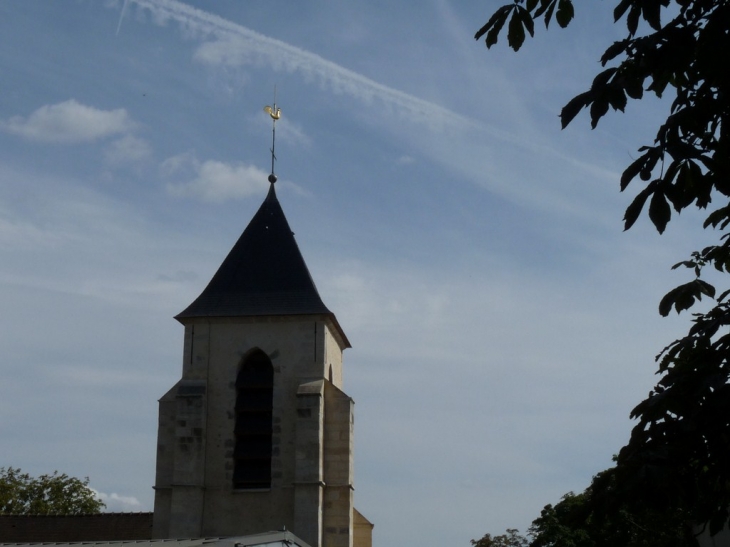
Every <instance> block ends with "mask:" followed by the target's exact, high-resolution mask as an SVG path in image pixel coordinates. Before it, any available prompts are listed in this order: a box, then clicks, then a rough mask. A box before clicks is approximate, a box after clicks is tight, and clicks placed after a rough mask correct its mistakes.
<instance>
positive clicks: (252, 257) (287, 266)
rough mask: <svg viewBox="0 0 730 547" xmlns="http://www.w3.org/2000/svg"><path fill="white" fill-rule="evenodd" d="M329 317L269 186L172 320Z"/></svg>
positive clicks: (272, 188) (273, 192) (328, 312)
mask: <svg viewBox="0 0 730 547" xmlns="http://www.w3.org/2000/svg"><path fill="white" fill-rule="evenodd" d="M331 313H332V312H330V311H329V310H328V309H327V307H326V306H325V305H324V303H323V302H322V299H321V298H320V296H319V293H318V292H317V288H316V287H315V285H314V281H313V280H312V276H311V275H310V273H309V270H308V269H307V265H306V264H305V262H304V258H303V257H302V254H301V252H300V251H299V247H298V246H297V243H296V241H295V240H294V234H293V233H292V231H291V229H290V228H289V223H288V222H287V220H286V217H285V216H284V211H283V210H282V208H281V205H280V204H279V200H278V199H277V198H276V191H275V190H274V185H273V184H272V185H271V186H270V187H269V193H268V195H267V196H266V199H265V200H264V202H263V203H262V204H261V207H260V208H259V210H258V212H257V213H256V214H255V215H254V217H253V219H251V222H250V223H249V225H248V226H247V227H246V229H245V230H244V232H243V234H242V235H241V237H240V238H239V239H238V241H237V242H236V244H235V245H234V246H233V249H231V252H230V253H228V256H227V257H226V259H225V260H224V261H223V263H222V264H221V266H220V267H219V268H218V271H217V272H216V274H215V275H214V276H213V278H212V279H211V280H210V283H208V286H207V287H206V288H205V290H204V291H203V292H202V293H201V295H200V296H199V297H198V298H197V299H196V300H195V301H194V302H193V303H192V304H190V306H188V307H187V308H186V309H185V310H184V311H183V312H182V313H180V314H179V315H178V316H177V319H184V318H189V317H242V316H256V315H309V314H331Z"/></svg>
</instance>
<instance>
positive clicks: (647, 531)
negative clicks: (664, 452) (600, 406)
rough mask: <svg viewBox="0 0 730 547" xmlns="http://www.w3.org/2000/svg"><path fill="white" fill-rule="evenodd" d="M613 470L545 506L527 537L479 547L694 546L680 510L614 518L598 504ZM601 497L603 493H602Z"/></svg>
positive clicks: (621, 511) (624, 510)
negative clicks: (580, 490) (583, 489)
mask: <svg viewBox="0 0 730 547" xmlns="http://www.w3.org/2000/svg"><path fill="white" fill-rule="evenodd" d="M615 472H616V469H615V468H611V469H608V470H606V471H603V472H602V473H599V474H598V475H596V476H595V477H594V478H593V483H592V485H591V486H590V487H588V488H587V489H586V490H585V491H584V492H582V493H580V494H574V493H573V492H568V493H567V494H565V495H564V496H563V497H562V499H561V500H560V502H559V503H557V504H555V505H554V506H553V505H546V506H545V507H544V508H543V510H542V511H541V512H540V516H539V517H538V518H536V519H535V520H534V521H532V525H531V526H530V528H529V530H528V533H527V537H524V536H521V535H520V534H519V531H518V530H514V529H508V530H507V533H506V534H504V535H501V536H495V537H492V536H490V535H489V534H486V535H485V536H484V537H483V538H482V539H480V540H478V541H474V540H472V542H471V543H472V545H474V546H476V547H615V546H617V545H620V546H622V547H695V546H696V545H697V541H696V539H695V537H694V535H693V532H692V529H691V528H688V527H686V526H685V525H684V518H683V515H682V514H681V512H679V511H669V512H664V511H655V510H653V509H651V508H646V507H644V508H637V507H627V506H621V507H619V508H617V509H616V510H614V511H612V512H611V513H610V515H607V514H606V513H605V512H601V511H602V509H601V507H602V506H601V504H600V503H597V502H596V499H595V497H596V495H597V494H596V491H595V488H596V486H598V487H599V489H598V490H599V491H603V489H604V488H606V487H608V489H609V490H611V489H613V488H614V487H615ZM598 495H602V494H598Z"/></svg>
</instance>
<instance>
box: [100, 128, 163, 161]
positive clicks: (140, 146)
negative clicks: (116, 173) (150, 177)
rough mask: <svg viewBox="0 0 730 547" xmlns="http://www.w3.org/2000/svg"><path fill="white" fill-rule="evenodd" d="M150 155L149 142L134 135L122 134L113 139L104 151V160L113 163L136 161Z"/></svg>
mask: <svg viewBox="0 0 730 547" xmlns="http://www.w3.org/2000/svg"><path fill="white" fill-rule="evenodd" d="M151 155H152V148H151V147H150V145H149V143H148V142H147V141H146V140H144V139H140V138H139V137H135V136H134V135H124V136H123V137H122V138H120V139H117V140H115V141H114V142H112V143H111V144H110V145H109V146H108V148H107V149H106V151H105V152H104V157H105V158H106V161H108V162H109V163H111V164H114V165H119V164H123V163H138V162H141V161H144V160H146V159H148V158H149V157H150V156H151Z"/></svg>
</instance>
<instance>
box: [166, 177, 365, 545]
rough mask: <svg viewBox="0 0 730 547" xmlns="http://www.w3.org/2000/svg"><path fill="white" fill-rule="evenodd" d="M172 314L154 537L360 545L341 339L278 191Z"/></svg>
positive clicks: (273, 179) (362, 521)
mask: <svg viewBox="0 0 730 547" xmlns="http://www.w3.org/2000/svg"><path fill="white" fill-rule="evenodd" d="M269 181H270V182H271V184H270V187H269V192H268V195H267V196H266V199H265V200H264V202H263V204H262V205H261V207H260V208H259V210H258V212H257V213H256V214H255V215H254V217H253V219H252V220H251V222H250V223H249V225H248V227H247V228H246V229H245V231H244V232H243V234H242V235H241V237H240V238H239V240H238V241H237V242H236V244H235V245H234V247H233V249H232V250H231V251H230V253H229V254H228V256H227V257H226V259H225V260H224V261H223V263H222V264H221V266H220V267H219V269H218V271H217V272H216V273H215V275H214V276H213V278H212V279H211V281H210V283H209V284H208V286H207V287H206V288H205V289H204V290H203V292H202V293H201V294H200V296H199V297H198V298H197V299H195V301H193V303H192V304H190V305H189V306H188V307H187V308H186V309H185V310H183V311H182V312H181V313H180V314H178V315H177V317H176V319H177V320H178V321H180V323H182V324H183V325H184V327H185V334H184V351H183V364H182V377H181V378H180V380H179V381H178V382H177V383H176V384H175V385H174V386H173V387H172V389H170V390H169V391H168V392H167V393H166V394H165V395H164V396H163V397H162V398H161V399H160V407H159V430H158V441H157V470H156V479H155V507H154V523H153V537H154V538H180V537H213V536H218V537H220V536H241V535H247V534H255V533H260V532H264V531H271V530H282V529H286V530H289V531H291V532H293V533H294V534H296V535H297V536H298V537H300V538H301V539H303V540H304V541H305V542H307V543H308V544H309V545H311V546H312V547H319V546H323V547H353V546H354V547H370V545H371V531H372V527H373V526H372V524H371V523H370V522H368V521H367V519H365V518H364V517H363V516H362V515H360V513H358V511H357V510H356V509H355V508H354V506H353V493H354V482H353V410H354V403H353V400H352V399H351V398H350V397H349V396H348V395H347V394H346V393H345V392H344V390H343V370H342V369H343V363H342V354H343V351H344V350H345V349H346V348H349V347H350V343H349V341H348V339H347V336H346V335H345V332H344V331H343V330H342V327H341V326H340V324H339V323H338V322H337V318H336V317H335V314H334V313H332V312H331V311H330V310H329V309H328V308H327V307H326V306H325V304H324V302H322V299H321V298H320V296H319V293H318V292H317V289H316V287H315V285H314V282H313V280H312V277H311V275H310V274H309V270H308V269H307V266H306V264H305V262H304V259H303V258H302V255H301V252H300V251H299V248H298V246H297V244H296V241H295V240H294V234H293V233H292V231H291V229H290V228H289V224H288V222H287V220H286V217H285V216H284V212H283V210H282V208H281V205H280V204H279V201H278V199H277V197H276V192H275V188H274V186H275V184H274V183H275V182H276V177H275V176H274V175H273V173H272V175H271V176H270V177H269Z"/></svg>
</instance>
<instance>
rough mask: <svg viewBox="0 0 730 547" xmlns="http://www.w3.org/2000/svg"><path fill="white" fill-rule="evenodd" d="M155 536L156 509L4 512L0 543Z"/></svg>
mask: <svg viewBox="0 0 730 547" xmlns="http://www.w3.org/2000/svg"><path fill="white" fill-rule="evenodd" d="M151 537H152V513H99V514H94V515H0V544H3V543H28V542H33V543H36V542H49V541H53V542H70V541H116V540H142V539H150V538H151Z"/></svg>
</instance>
